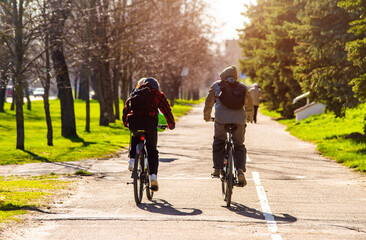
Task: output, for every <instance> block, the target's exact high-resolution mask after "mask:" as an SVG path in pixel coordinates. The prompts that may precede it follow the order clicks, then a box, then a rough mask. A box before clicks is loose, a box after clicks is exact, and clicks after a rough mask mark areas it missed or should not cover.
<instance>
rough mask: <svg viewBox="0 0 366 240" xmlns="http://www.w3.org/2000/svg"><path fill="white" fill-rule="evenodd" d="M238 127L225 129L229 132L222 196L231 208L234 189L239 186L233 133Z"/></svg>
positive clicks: (226, 126) (233, 126) (227, 125)
mask: <svg viewBox="0 0 366 240" xmlns="http://www.w3.org/2000/svg"><path fill="white" fill-rule="evenodd" d="M235 128H236V126H235V125H234V124H226V125H225V129H226V131H227V139H226V145H225V158H224V168H223V170H222V171H223V172H222V178H221V181H222V194H223V197H224V200H225V201H226V205H227V206H228V207H230V204H231V195H232V190H233V187H234V186H235V185H236V184H237V180H236V179H237V178H236V170H235V167H234V166H235V164H234V157H233V145H234V144H233V140H232V131H233V130H235Z"/></svg>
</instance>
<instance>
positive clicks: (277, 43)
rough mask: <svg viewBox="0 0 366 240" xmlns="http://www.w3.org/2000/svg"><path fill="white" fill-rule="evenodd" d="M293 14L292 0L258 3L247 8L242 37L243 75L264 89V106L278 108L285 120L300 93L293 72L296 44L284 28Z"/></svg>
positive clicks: (295, 12)
mask: <svg viewBox="0 0 366 240" xmlns="http://www.w3.org/2000/svg"><path fill="white" fill-rule="evenodd" d="M296 14H297V8H296V7H295V6H294V5H293V0H286V1H283V0H282V1H280V0H272V1H267V0H261V1H260V0H259V1H258V3H257V6H251V7H249V9H248V13H247V17H248V18H250V19H251V23H250V24H249V25H247V26H246V27H245V28H244V30H243V33H242V35H241V47H242V48H243V59H242V60H241V69H242V72H244V73H246V74H247V75H248V76H250V77H251V78H253V79H254V80H255V81H257V82H258V83H259V84H260V86H261V87H262V88H263V90H264V97H265V104H266V106H267V107H268V108H269V109H272V110H274V109H281V110H282V112H281V113H282V115H283V116H285V117H292V116H293V114H294V108H295V106H294V105H293V104H292V100H293V99H294V98H295V97H296V96H298V95H299V94H301V88H300V85H299V84H298V82H297V81H296V79H294V78H293V72H292V68H293V66H294V65H295V64H296V58H295V55H294V51H293V47H294V46H295V45H296V42H295V40H294V39H292V38H291V37H290V36H289V33H288V30H287V28H286V26H287V24H288V23H293V22H296V21H297V19H296Z"/></svg>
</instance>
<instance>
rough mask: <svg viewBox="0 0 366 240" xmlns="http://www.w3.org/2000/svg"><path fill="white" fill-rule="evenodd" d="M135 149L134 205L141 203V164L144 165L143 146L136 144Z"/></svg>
mask: <svg viewBox="0 0 366 240" xmlns="http://www.w3.org/2000/svg"><path fill="white" fill-rule="evenodd" d="M136 149H137V150H138V151H137V153H138V154H137V158H136V159H135V165H134V168H133V174H132V175H133V192H134V196H135V202H136V204H139V203H141V200H142V195H143V190H144V179H143V177H142V176H143V174H144V171H143V165H142V164H143V163H144V157H145V156H144V151H143V146H141V144H138V145H137V147H136Z"/></svg>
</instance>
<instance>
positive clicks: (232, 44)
mask: <svg viewBox="0 0 366 240" xmlns="http://www.w3.org/2000/svg"><path fill="white" fill-rule="evenodd" d="M240 57H241V48H240V46H239V40H236V39H232V40H226V43H225V61H226V64H227V65H234V66H236V67H237V68H238V69H239V59H240Z"/></svg>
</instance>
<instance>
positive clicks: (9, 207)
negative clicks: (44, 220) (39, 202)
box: [0, 203, 54, 214]
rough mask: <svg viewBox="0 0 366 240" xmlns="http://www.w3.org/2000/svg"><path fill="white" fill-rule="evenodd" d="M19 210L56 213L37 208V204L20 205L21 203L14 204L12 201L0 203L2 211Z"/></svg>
mask: <svg viewBox="0 0 366 240" xmlns="http://www.w3.org/2000/svg"><path fill="white" fill-rule="evenodd" d="M19 210H24V211H33V212H40V213H47V214H54V213H52V212H49V211H45V210H42V209H40V208H37V207H36V206H32V205H24V206H19V205H14V204H12V203H6V204H0V211H4V212H5V211H19Z"/></svg>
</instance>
